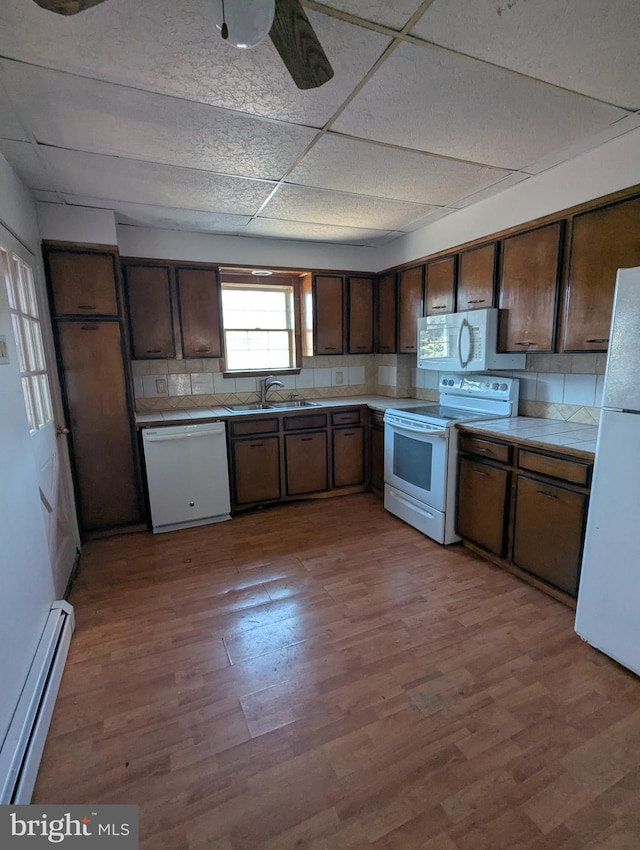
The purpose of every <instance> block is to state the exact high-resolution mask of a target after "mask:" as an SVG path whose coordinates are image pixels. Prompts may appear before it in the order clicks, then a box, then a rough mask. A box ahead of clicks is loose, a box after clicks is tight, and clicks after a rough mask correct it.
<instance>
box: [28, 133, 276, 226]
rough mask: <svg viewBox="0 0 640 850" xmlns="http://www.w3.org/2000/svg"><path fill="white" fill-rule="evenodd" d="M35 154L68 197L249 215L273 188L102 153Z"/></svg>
mask: <svg viewBox="0 0 640 850" xmlns="http://www.w3.org/2000/svg"><path fill="white" fill-rule="evenodd" d="M40 150H41V152H42V156H43V158H44V160H45V162H46V163H47V165H48V166H49V170H50V171H51V173H52V175H53V177H54V179H55V182H56V184H57V186H58V188H59V189H60V191H62V192H64V193H65V194H70V195H84V196H85V197H92V198H102V199H104V200H118V201H130V202H132V203H142V204H158V205H160V206H167V207H176V208H185V209H196V210H210V211H213V212H225V213H234V214H239V215H253V214H254V213H255V212H257V210H258V209H259V207H260V205H261V204H262V203H263V202H264V201H265V199H266V198H267V196H268V194H269V192H271V190H272V189H273V186H274V185H275V184H272V183H268V182H267V181H264V180H249V179H245V178H242V177H221V176H219V175H216V174H210V173H209V172H207V171H195V170H194V169H190V168H176V167H175V166H171V165H157V164H156V163H150V162H136V161H135V160H132V159H124V158H121V157H112V156H102V155H101V154H93V153H83V152H79V151H67V150H61V149H59V148H47V147H42V146H41V147H40ZM37 188H40V187H37ZM45 188H46V187H45Z"/></svg>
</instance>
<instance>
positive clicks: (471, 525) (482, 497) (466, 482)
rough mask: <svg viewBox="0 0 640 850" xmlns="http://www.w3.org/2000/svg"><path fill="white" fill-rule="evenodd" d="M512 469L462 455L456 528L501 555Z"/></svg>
mask: <svg viewBox="0 0 640 850" xmlns="http://www.w3.org/2000/svg"><path fill="white" fill-rule="evenodd" d="M509 478H510V473H509V471H508V470H506V469H498V468H497V467H494V466H488V465H487V464H485V463H477V462H476V461H474V460H471V459H470V458H466V457H461V458H460V474H459V480H458V514H457V523H456V531H457V533H458V534H459V535H460V537H464V538H466V539H467V540H472V541H473V542H474V543H477V544H478V545H479V546H483V547H484V548H485V549H488V550H489V551H490V552H493V553H494V554H495V555H498V556H499V557H501V558H502V557H504V554H505V542H506V515H507V495H508V491H509Z"/></svg>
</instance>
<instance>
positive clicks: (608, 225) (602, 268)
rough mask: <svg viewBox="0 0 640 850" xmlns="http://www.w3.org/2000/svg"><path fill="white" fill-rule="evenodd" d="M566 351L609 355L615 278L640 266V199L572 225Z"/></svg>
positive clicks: (586, 216)
mask: <svg viewBox="0 0 640 850" xmlns="http://www.w3.org/2000/svg"><path fill="white" fill-rule="evenodd" d="M570 263H571V264H570V267H569V288H568V294H567V309H566V318H565V326H564V338H563V350H564V351H606V350H607V346H608V342H609V330H610V325H611V312H612V307H613V292H614V289H615V283H616V272H617V271H618V269H622V268H633V267H635V266H640V198H634V199H633V200H631V201H623V202H622V203H619V204H614V205H613V206H610V207H604V208H603V209H599V210H593V211H592V212H588V213H583V214H582V215H577V216H576V217H575V218H574V219H573V233H572V236H571V260H570Z"/></svg>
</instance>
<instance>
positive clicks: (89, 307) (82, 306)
mask: <svg viewBox="0 0 640 850" xmlns="http://www.w3.org/2000/svg"><path fill="white" fill-rule="evenodd" d="M97 309H98V308H97V307H96V306H95V305H94V304H78V310H97Z"/></svg>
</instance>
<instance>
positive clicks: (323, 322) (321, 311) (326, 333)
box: [313, 275, 344, 354]
mask: <svg viewBox="0 0 640 850" xmlns="http://www.w3.org/2000/svg"><path fill="white" fill-rule="evenodd" d="M313 313H314V322H313V329H314V352H315V354H344V293H343V278H342V276H339V275H315V277H314V279H313Z"/></svg>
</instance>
